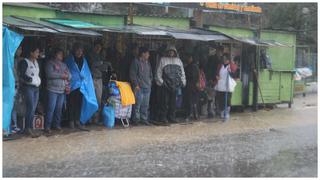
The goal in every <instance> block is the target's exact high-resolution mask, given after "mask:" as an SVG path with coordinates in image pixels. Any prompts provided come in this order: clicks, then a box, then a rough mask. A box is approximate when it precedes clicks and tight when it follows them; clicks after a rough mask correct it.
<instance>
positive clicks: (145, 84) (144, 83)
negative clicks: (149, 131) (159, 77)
mask: <svg viewBox="0 0 320 180" xmlns="http://www.w3.org/2000/svg"><path fill="white" fill-rule="evenodd" d="M149 56H150V54H149V50H148V49H147V48H145V47H140V48H139V57H138V58H136V59H135V60H134V61H133V62H132V64H131V67H130V80H131V84H132V87H133V89H134V94H135V98H136V104H135V105H134V115H133V121H134V122H135V123H136V124H139V123H142V124H144V125H151V124H150V122H149V118H148V114H149V113H148V112H149V100H150V93H151V86H152V79H153V75H152V69H151V65H150V62H149Z"/></svg>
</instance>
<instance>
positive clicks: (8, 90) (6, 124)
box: [2, 26, 23, 133]
mask: <svg viewBox="0 0 320 180" xmlns="http://www.w3.org/2000/svg"><path fill="white" fill-rule="evenodd" d="M22 39H23V36H22V35H20V34H18V33H15V32H13V31H11V30H9V29H8V28H7V27H5V26H3V27H2V53H3V54H2V97H3V100H2V128H3V130H4V131H5V132H6V133H10V130H11V129H10V125H11V112H12V108H13V101H14V88H15V79H14V73H13V68H14V54H15V52H16V50H17V48H18V47H19V45H20V43H21V41H22Z"/></svg>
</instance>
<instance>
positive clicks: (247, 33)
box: [209, 26, 254, 38]
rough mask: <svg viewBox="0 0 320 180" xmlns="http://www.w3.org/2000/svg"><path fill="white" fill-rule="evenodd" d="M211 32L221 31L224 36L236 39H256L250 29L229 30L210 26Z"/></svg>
mask: <svg viewBox="0 0 320 180" xmlns="http://www.w3.org/2000/svg"><path fill="white" fill-rule="evenodd" d="M209 30H212V31H219V32H222V33H224V34H227V35H230V36H236V37H247V38H252V37H254V33H253V31H252V30H250V29H239V28H229V27H217V26H210V27H209Z"/></svg>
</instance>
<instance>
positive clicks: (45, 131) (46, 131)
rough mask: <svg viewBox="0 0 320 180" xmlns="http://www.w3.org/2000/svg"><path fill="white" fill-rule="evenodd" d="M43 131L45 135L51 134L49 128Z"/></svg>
mask: <svg viewBox="0 0 320 180" xmlns="http://www.w3.org/2000/svg"><path fill="white" fill-rule="evenodd" d="M44 133H46V134H47V135H51V133H52V131H51V129H45V130H44Z"/></svg>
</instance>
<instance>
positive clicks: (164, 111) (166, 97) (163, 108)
mask: <svg viewBox="0 0 320 180" xmlns="http://www.w3.org/2000/svg"><path fill="white" fill-rule="evenodd" d="M159 94H160V95H159V102H160V108H159V120H160V121H174V120H175V113H176V96H177V95H176V91H172V90H169V89H168V88H166V87H164V86H162V87H160V93H159Z"/></svg>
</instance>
